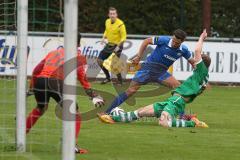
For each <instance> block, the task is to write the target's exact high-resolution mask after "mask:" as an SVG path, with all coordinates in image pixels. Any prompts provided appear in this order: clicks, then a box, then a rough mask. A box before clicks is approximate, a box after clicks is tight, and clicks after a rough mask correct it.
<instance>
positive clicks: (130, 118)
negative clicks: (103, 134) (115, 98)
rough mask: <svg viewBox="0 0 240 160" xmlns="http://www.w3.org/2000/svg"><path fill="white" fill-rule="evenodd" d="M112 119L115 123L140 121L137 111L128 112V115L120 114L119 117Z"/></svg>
mask: <svg viewBox="0 0 240 160" xmlns="http://www.w3.org/2000/svg"><path fill="white" fill-rule="evenodd" d="M112 119H113V120H114V121H115V122H131V121H135V120H137V119H138V116H137V111H134V112H133V111H132V112H127V113H124V114H120V115H117V116H112Z"/></svg>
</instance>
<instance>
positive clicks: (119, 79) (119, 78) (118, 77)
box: [117, 73, 122, 83]
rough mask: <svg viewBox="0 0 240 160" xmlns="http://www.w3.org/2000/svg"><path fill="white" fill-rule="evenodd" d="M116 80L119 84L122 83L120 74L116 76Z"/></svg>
mask: <svg viewBox="0 0 240 160" xmlns="http://www.w3.org/2000/svg"><path fill="white" fill-rule="evenodd" d="M117 79H118V81H119V83H122V75H121V73H118V74H117Z"/></svg>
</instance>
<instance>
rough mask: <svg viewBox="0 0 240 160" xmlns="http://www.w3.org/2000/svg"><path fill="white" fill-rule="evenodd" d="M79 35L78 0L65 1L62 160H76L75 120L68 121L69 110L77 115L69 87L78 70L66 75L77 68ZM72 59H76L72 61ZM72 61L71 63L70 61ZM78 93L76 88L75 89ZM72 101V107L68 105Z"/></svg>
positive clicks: (74, 98)
mask: <svg viewBox="0 0 240 160" xmlns="http://www.w3.org/2000/svg"><path fill="white" fill-rule="evenodd" d="M77 34H78V0H64V48H65V56H64V62H65V64H64V76H65V79H64V86H63V91H64V92H63V121H62V122H63V133H62V135H63V146H62V160H74V159H75V149H74V147H75V118H73V119H71V120H66V119H64V117H67V116H68V115H67V114H69V109H70V111H71V113H72V114H75V113H76V94H72V95H70V94H71V93H72V91H71V92H70V93H69V92H68V91H69V89H71V88H69V87H68V86H67V85H71V86H76V82H77V76H76V70H73V71H72V72H71V73H70V74H68V75H66V73H67V71H69V70H71V68H77V61H76V56H77V55H76V53H77ZM72 59H75V60H74V61H72ZM69 60H71V63H68V61H69ZM75 92H76V87H75ZM69 100H71V101H72V103H71V106H68V105H69V103H67V102H68V101H69Z"/></svg>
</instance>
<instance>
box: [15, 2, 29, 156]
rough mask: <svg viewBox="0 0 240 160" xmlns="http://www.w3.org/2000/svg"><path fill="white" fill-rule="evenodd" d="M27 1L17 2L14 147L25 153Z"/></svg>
mask: <svg viewBox="0 0 240 160" xmlns="http://www.w3.org/2000/svg"><path fill="white" fill-rule="evenodd" d="M27 37H28V0H18V1H17V52H18V54H17V102H16V105H17V109H16V128H17V129H16V145H17V146H16V147H17V151H18V152H25V151H26V123H25V122H26V82H27Z"/></svg>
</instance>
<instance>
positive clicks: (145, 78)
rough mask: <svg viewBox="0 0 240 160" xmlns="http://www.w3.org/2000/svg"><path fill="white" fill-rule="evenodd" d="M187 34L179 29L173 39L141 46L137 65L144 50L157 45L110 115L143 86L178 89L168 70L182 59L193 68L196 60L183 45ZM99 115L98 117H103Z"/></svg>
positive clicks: (161, 38) (155, 39)
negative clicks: (154, 84) (161, 86)
mask: <svg viewBox="0 0 240 160" xmlns="http://www.w3.org/2000/svg"><path fill="white" fill-rule="evenodd" d="M185 38H186V33H185V32H184V31H183V30H181V29H177V30H175V31H174V32H173V36H172V37H168V36H159V37H151V38H147V39H145V40H144V41H143V43H142V44H141V46H140V49H139V52H138V54H137V56H135V58H134V59H133V60H132V62H133V63H135V64H137V63H139V62H140V60H141V58H142V57H143V53H144V50H145V49H146V47H147V46H148V45H156V48H155V49H154V50H153V52H152V53H151V54H150V56H148V58H147V60H146V61H145V62H143V63H142V65H141V68H140V70H139V71H137V72H136V74H135V76H134V77H133V79H132V81H131V83H130V86H129V88H128V89H127V90H126V91H125V92H123V93H121V94H120V95H119V96H118V97H116V98H115V100H114V101H113V102H112V104H111V105H110V106H109V107H108V109H107V110H106V113H107V114H109V113H110V112H111V110H112V109H114V108H116V107H117V106H119V105H120V104H122V103H123V102H124V101H125V100H127V99H128V98H129V97H130V96H132V95H133V94H134V93H136V92H137V90H138V89H139V88H140V87H141V85H144V84H147V83H149V82H157V83H160V84H163V85H165V86H167V87H170V88H176V87H178V86H179V85H180V82H179V81H178V80H176V79H175V78H174V77H173V76H172V75H171V74H170V73H169V72H168V71H167V70H168V68H169V67H170V66H171V65H172V64H173V63H174V62H175V61H176V60H177V59H179V58H180V57H184V58H185V59H186V60H187V61H188V62H189V63H190V64H191V65H192V66H193V65H194V59H193V57H192V55H191V53H190V51H189V50H188V48H187V46H185V45H183V44H182V43H183V42H184V40H185ZM101 115H102V114H99V115H98V116H101Z"/></svg>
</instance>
